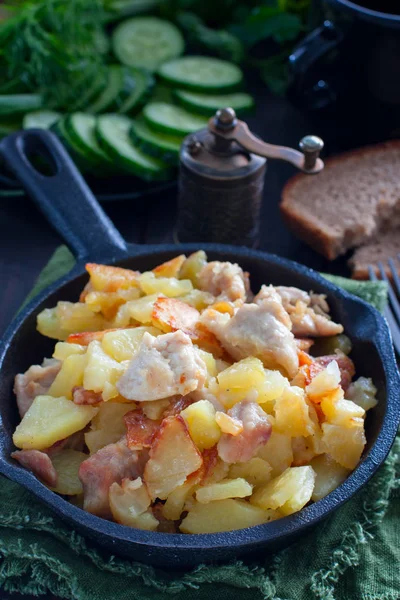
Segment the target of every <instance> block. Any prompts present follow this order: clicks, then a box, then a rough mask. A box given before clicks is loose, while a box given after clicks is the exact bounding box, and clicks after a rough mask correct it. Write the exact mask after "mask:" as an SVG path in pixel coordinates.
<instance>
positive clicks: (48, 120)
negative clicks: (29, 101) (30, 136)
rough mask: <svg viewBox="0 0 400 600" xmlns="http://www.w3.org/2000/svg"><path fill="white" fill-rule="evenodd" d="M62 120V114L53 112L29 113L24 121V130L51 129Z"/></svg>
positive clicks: (38, 111) (39, 111)
mask: <svg viewBox="0 0 400 600" xmlns="http://www.w3.org/2000/svg"><path fill="white" fill-rule="evenodd" d="M60 118H61V114H60V113H58V112H55V111H53V110H37V111H35V112H30V113H27V114H26V115H25V116H24V118H23V120H22V127H23V128H24V129H33V128H38V129H50V127H51V126H52V125H53V124H54V123H55V122H56V121H58V120H59V119H60Z"/></svg>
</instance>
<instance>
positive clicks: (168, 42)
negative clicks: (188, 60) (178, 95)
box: [112, 17, 185, 71]
mask: <svg viewBox="0 0 400 600" xmlns="http://www.w3.org/2000/svg"><path fill="white" fill-rule="evenodd" d="M112 45H113V50H114V54H115V56H116V57H117V58H118V60H120V61H121V62H122V63H123V64H124V65H128V66H130V67H139V68H142V69H147V70H148V71H155V70H156V69H158V67H159V66H160V65H161V64H162V63H164V62H165V61H167V60H170V59H171V58H175V57H176V56H180V55H181V54H182V52H183V50H184V47H185V43H184V40H183V37H182V34H181V32H180V31H179V29H178V28H177V27H175V25H173V24H172V23H170V22H169V21H164V20H163V19H158V18H156V17H134V18H132V19H128V20H126V21H123V22H122V23H121V24H120V25H118V27H116V29H115V30H114V33H113V36H112Z"/></svg>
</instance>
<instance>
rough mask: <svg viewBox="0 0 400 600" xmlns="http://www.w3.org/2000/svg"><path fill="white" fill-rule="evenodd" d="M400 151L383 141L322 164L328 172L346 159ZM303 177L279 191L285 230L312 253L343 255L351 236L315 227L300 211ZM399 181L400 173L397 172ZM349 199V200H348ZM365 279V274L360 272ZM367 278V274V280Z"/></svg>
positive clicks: (394, 143) (399, 142) (398, 143)
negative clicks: (299, 196) (296, 194)
mask: <svg viewBox="0 0 400 600" xmlns="http://www.w3.org/2000/svg"><path fill="white" fill-rule="evenodd" d="M399 149H400V140H391V141H388V142H382V143H380V144H376V145H374V146H366V147H364V148H358V149H356V150H351V151H349V152H344V153H343V154H340V155H339V156H335V157H332V158H328V159H327V160H326V161H325V168H326V169H329V168H331V167H333V166H337V165H339V166H340V165H343V164H344V163H346V161H348V159H349V158H355V157H368V158H369V159H370V158H371V157H373V156H374V155H377V154H381V153H382V152H387V151H388V152H391V151H393V150H399ZM305 177H310V175H305V174H303V173H298V174H297V175H295V176H294V177H292V178H291V179H289V181H288V182H287V183H286V185H285V187H284V188H283V191H282V201H281V205H280V210H281V213H282V216H283V219H284V221H285V223H286V224H287V225H288V227H289V228H290V229H291V230H292V231H293V232H294V233H295V234H296V235H297V236H298V237H299V238H300V239H301V240H303V241H304V242H305V243H307V244H308V245H309V246H311V247H312V248H313V249H314V250H316V251H317V252H319V253H320V254H322V255H323V256H325V257H326V258H328V259H329V260H334V259H335V258H337V257H338V256H339V255H341V254H344V253H345V252H346V251H347V250H348V249H350V248H352V247H354V244H352V242H351V236H350V235H349V234H348V232H347V234H344V235H343V237H342V238H340V237H338V236H335V235H333V234H332V232H330V231H329V230H328V228H327V229H324V228H323V226H322V227H321V226H318V225H317V224H316V223H315V222H313V220H310V218H309V217H308V216H307V210H308V209H306V210H304V211H302V207H301V203H300V202H299V201H298V200H297V199H296V197H295V193H296V187H297V184H298V183H299V181H303V179H304V178H305ZM399 179H400V173H399ZM315 185H318V175H317V176H316V178H315ZM350 200H351V199H350V198H349V201H350ZM361 274H362V276H363V278H364V276H365V272H364V271H361ZM366 278H368V275H367V277H366Z"/></svg>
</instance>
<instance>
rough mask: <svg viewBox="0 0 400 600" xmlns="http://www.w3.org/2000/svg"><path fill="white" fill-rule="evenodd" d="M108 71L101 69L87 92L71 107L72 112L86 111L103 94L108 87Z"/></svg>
mask: <svg viewBox="0 0 400 600" xmlns="http://www.w3.org/2000/svg"><path fill="white" fill-rule="evenodd" d="M107 75H108V70H107V69H101V70H100V71H99V72H98V74H97V76H96V77H94V78H93V80H92V81H91V83H90V84H89V87H88V88H87V90H86V92H84V93H83V94H82V95H81V97H80V98H79V99H78V100H77V101H76V102H75V104H73V105H72V106H71V107H70V110H71V112H73V111H75V110H81V109H86V106H87V105H88V104H91V103H92V102H94V101H95V99H96V98H97V97H98V96H99V95H100V94H101V93H102V92H103V90H104V88H105V87H106V86H107Z"/></svg>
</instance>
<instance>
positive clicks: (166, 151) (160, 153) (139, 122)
mask: <svg viewBox="0 0 400 600" xmlns="http://www.w3.org/2000/svg"><path fill="white" fill-rule="evenodd" d="M130 134H131V139H132V141H133V143H134V144H135V146H137V147H138V148H140V149H141V150H143V152H146V153H147V154H150V156H154V157H155V158H160V159H161V160H163V161H164V162H166V163H168V164H169V165H173V166H175V165H177V164H178V162H179V150H180V147H181V144H182V141H183V137H178V136H174V135H168V134H166V133H158V131H153V130H152V129H150V128H149V127H148V126H147V124H146V122H145V120H144V119H143V117H139V118H138V119H135V120H134V121H133V123H132V127H131V131H130Z"/></svg>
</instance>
